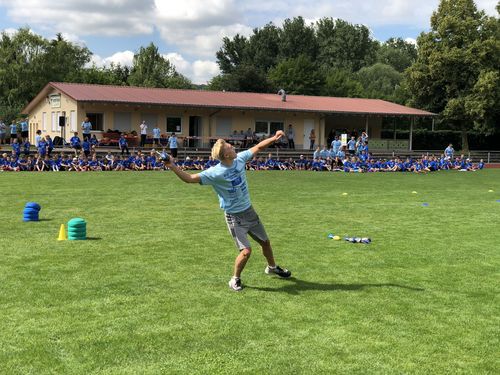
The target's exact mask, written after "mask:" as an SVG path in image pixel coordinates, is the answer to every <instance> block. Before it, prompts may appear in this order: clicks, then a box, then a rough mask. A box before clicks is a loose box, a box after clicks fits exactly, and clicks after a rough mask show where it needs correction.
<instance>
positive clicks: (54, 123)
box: [50, 112, 58, 132]
mask: <svg viewBox="0 0 500 375" xmlns="http://www.w3.org/2000/svg"><path fill="white" fill-rule="evenodd" d="M51 115H52V116H51V121H50V124H51V125H50V129H51V130H52V131H53V132H55V131H56V130H57V125H58V123H57V119H58V117H57V113H56V112H52V113H51Z"/></svg>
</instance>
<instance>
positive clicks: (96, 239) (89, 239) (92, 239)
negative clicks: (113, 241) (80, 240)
mask: <svg viewBox="0 0 500 375" xmlns="http://www.w3.org/2000/svg"><path fill="white" fill-rule="evenodd" d="M100 240H102V238H101V237H87V241H100Z"/></svg>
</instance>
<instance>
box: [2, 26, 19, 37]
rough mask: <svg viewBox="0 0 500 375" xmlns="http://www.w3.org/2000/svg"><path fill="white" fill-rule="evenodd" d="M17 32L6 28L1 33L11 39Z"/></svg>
mask: <svg viewBox="0 0 500 375" xmlns="http://www.w3.org/2000/svg"><path fill="white" fill-rule="evenodd" d="M17 31H18V30H17V29H12V28H7V29H3V30H2V33H5V34H7V35H8V36H10V37H11V38H12V37H13V36H14V35H15V34H16V33H17Z"/></svg>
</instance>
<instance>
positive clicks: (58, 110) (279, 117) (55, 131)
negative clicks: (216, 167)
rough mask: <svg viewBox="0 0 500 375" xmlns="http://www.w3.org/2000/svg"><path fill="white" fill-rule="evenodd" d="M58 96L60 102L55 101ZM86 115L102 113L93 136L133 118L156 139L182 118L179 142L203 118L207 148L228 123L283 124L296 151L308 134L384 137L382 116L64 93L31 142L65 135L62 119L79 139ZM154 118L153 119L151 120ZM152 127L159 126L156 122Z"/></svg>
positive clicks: (43, 108) (46, 106)
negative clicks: (193, 120)
mask: <svg viewBox="0 0 500 375" xmlns="http://www.w3.org/2000/svg"><path fill="white" fill-rule="evenodd" d="M57 95H60V97H59V101H57V100H55V99H54V98H57ZM87 113H98V114H102V120H103V125H102V130H95V124H93V128H94V130H93V131H92V133H93V134H96V136H97V138H101V137H102V134H103V133H104V132H106V131H107V130H108V129H115V123H116V122H115V117H116V119H117V121H118V120H119V117H118V116H117V114H119V113H121V114H123V113H125V114H130V116H129V118H130V130H129V131H133V130H135V131H136V132H137V133H139V124H140V123H141V121H142V119H146V121H147V124H148V134H149V135H152V130H153V128H154V126H155V125H158V126H159V127H160V129H161V132H162V134H165V135H166V134H167V118H168V117H178V118H180V119H181V126H182V129H181V132H179V133H177V134H178V136H179V137H181V138H182V137H187V136H189V135H190V131H189V130H190V129H189V128H190V127H189V122H190V117H191V116H197V117H198V118H199V123H200V129H199V134H200V136H201V138H202V144H200V145H199V146H205V147H207V146H208V145H209V144H210V139H211V138H216V137H221V136H223V135H222V134H218V128H220V126H221V125H220V124H225V125H224V127H223V128H224V129H225V130H226V133H227V134H224V135H225V136H227V137H229V136H231V135H232V134H233V132H234V131H236V132H237V133H240V132H241V131H243V132H246V131H247V129H248V128H250V129H251V130H252V131H256V123H257V122H268V123H270V122H279V123H282V124H283V130H285V131H286V130H287V129H288V126H289V125H290V124H291V125H292V127H293V129H294V131H295V147H296V149H308V148H309V132H310V129H312V128H314V130H315V133H316V145H324V144H325V143H326V139H327V136H328V133H329V132H330V130H344V129H347V130H348V131H352V130H356V131H358V132H359V131H360V130H365V129H366V128H368V134H369V136H370V138H372V139H376V138H380V134H381V126H382V117H378V116H356V115H342V114H334V115H325V114H321V113H301V112H279V111H262V110H230V109H215V108H192V107H174V106H155V105H136V104H114V103H92V102H80V103H76V102H75V101H74V100H72V99H71V98H69V97H67V96H66V95H64V94H61V93H59V92H57V91H56V90H53V91H52V92H50V93H49V94H48V95H47V97H46V98H44V99H43V100H41V101H40V103H38V105H36V107H35V109H34V110H33V111H32V113H30V114H29V122H30V141H31V142H32V143H33V142H34V138H35V133H36V130H42V135H47V134H50V135H51V136H52V138H54V137H55V136H60V135H61V128H60V127H59V116H64V117H65V120H66V126H65V127H64V131H65V139H66V141H68V140H69V138H71V136H72V135H73V132H74V131H78V133H79V134H80V135H81V123H82V122H83V121H84V119H85V117H86V115H87ZM152 119H154V120H152ZM152 122H156V124H155V123H152Z"/></svg>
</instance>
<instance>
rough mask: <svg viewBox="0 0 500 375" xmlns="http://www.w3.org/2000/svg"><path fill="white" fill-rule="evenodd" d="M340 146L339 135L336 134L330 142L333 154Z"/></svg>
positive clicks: (336, 152)
mask: <svg viewBox="0 0 500 375" xmlns="http://www.w3.org/2000/svg"><path fill="white" fill-rule="evenodd" d="M340 146H342V142H341V141H340V139H339V136H338V135H336V136H335V138H334V140H333V141H332V144H331V147H332V154H333V155H335V156H336V155H337V154H338V152H339V150H340Z"/></svg>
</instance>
